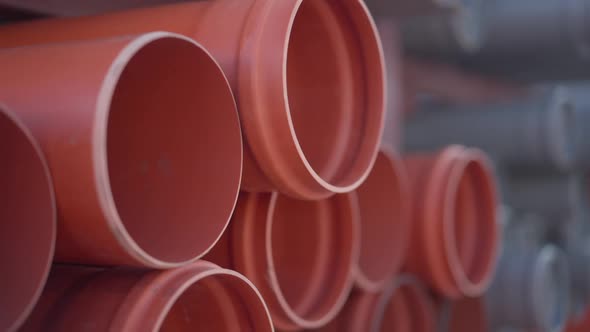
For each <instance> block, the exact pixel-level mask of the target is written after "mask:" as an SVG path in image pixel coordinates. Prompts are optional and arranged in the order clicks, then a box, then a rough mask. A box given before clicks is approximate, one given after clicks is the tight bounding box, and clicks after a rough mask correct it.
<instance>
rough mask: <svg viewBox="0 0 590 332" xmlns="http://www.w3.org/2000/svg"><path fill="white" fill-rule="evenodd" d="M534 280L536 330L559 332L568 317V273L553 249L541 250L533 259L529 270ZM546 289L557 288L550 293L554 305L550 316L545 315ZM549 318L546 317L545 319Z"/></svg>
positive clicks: (533, 297) (533, 305)
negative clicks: (547, 287)
mask: <svg viewBox="0 0 590 332" xmlns="http://www.w3.org/2000/svg"><path fill="white" fill-rule="evenodd" d="M532 270H533V271H532V273H533V274H532V277H533V280H532V282H531V284H530V286H531V290H532V291H531V301H532V302H531V305H532V306H531V308H532V315H533V317H532V318H533V320H534V324H535V326H536V327H539V328H542V329H545V330H547V331H560V330H561V329H562V328H563V326H565V324H566V323H567V318H568V314H569V288H568V284H569V273H568V266H567V261H566V258H565V256H564V254H563V252H562V251H561V250H560V249H559V248H557V247H555V246H554V245H546V246H544V247H543V248H542V249H541V250H540V252H539V253H538V255H537V256H536V259H535V263H534V266H533V269H532ZM547 283H550V284H549V285H548V286H557V287H556V288H554V289H549V290H548V291H549V292H550V293H553V296H552V297H554V299H555V300H557V302H556V303H551V307H550V308H552V309H554V310H552V312H549V313H548V312H546V309H547V307H546V306H545V305H546V304H547V298H546V297H545V296H544V294H546V293H544V292H542V291H541V290H543V289H545V286H547ZM548 314H549V315H548Z"/></svg>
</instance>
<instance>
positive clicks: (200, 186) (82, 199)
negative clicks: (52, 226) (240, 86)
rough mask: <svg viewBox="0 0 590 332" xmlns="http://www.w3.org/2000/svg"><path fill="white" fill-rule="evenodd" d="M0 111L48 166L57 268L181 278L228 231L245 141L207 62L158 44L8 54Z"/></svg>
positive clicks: (185, 43)
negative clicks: (128, 268)
mask: <svg viewBox="0 0 590 332" xmlns="http://www.w3.org/2000/svg"><path fill="white" fill-rule="evenodd" d="M0 71H1V72H2V79H1V80H0V83H1V88H0V100H3V101H4V102H6V103H7V105H8V106H9V107H12V108H13V109H14V110H15V112H17V113H18V115H19V116H20V117H21V118H22V120H23V122H24V123H25V124H26V125H28V126H29V127H30V129H31V132H32V133H33V135H34V136H35V137H36V138H37V140H38V141H39V143H40V145H41V148H42V149H43V151H44V153H45V154H46V156H47V160H48V164H49V168H50V170H51V173H52V176H53V180H54V185H55V190H56V197H57V205H58V209H59V212H60V216H59V223H58V234H59V236H58V241H57V249H56V259H57V260H58V261H60V262H72V263H86V264H105V265H113V264H118V265H121V264H122V265H134V266H148V267H153V268H168V267H174V266H179V265H182V264H185V263H188V262H191V261H194V260H196V259H197V258H199V257H200V256H202V255H203V254H204V253H205V252H206V251H207V250H208V249H209V248H210V247H211V246H213V244H214V243H215V241H217V239H218V238H219V236H220V235H221V233H222V232H223V230H224V229H225V227H226V225H227V223H228V222H229V218H230V215H231V213H232V210H233V208H234V206H235V202H236V199H237V194H238V190H239V185H240V178H241V169H242V141H241V135H240V126H239V122H238V118H237V113H236V109H235V103H234V100H233V97H232V94H231V90H230V88H229V85H228V82H227V80H226V78H225V76H224V74H223V72H222V71H221V68H220V67H219V66H218V64H217V63H216V62H215V60H214V59H213V58H212V57H211V55H210V54H209V53H207V51H205V50H204V49H203V48H202V47H200V46H199V45H197V44H196V43H195V42H193V41H191V40H189V39H188V38H186V37H182V36H180V35H175V34H170V33H164V32H155V33H148V34H144V35H140V36H137V37H122V38H113V39H106V40H98V41H88V42H72V43H58V44H50V45H38V46H31V47H20V48H13V49H5V50H2V51H0Z"/></svg>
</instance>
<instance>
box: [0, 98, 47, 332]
mask: <svg viewBox="0 0 590 332" xmlns="http://www.w3.org/2000/svg"><path fill="white" fill-rule="evenodd" d="M0 133H1V136H2V139H0V153H1V154H2V158H3V163H2V164H3V167H2V174H1V176H0V182H1V184H2V190H0V197H1V199H2V205H0V218H1V220H2V221H1V222H0V266H2V276H1V277H0V294H2V295H1V296H0V330H1V331H6V330H13V329H15V328H16V327H17V326H19V325H20V324H21V323H22V322H23V321H24V319H25V318H26V317H27V316H28V314H29V313H30V312H31V310H32V309H33V306H34V305H35V302H36V301H37V299H38V298H39V295H40V294H41V291H42V290H43V286H44V285H45V281H46V279H47V275H48V273H49V268H50V266H51V261H52V260H53V253H54V245H55V227H56V225H55V222H56V221H55V218H56V211H55V201H54V197H53V187H52V184H51V180H50V177H49V171H48V169H47V166H46V164H45V161H44V159H43V156H42V155H41V152H40V150H39V148H38V147H37V145H36V143H34V142H33V141H32V137H31V136H30V135H28V134H26V133H25V131H23V129H22V127H21V126H20V125H18V124H17V123H16V122H15V121H14V120H13V118H12V117H11V116H9V115H7V113H6V111H5V110H3V109H2V108H1V107H0Z"/></svg>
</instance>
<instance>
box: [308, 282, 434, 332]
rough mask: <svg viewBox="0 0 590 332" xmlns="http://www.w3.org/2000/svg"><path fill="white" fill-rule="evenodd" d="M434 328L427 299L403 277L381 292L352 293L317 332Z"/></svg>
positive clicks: (431, 331) (430, 331) (420, 331)
mask: <svg viewBox="0 0 590 332" xmlns="http://www.w3.org/2000/svg"><path fill="white" fill-rule="evenodd" d="M410 280H411V281H410ZM435 327H436V316H435V314H434V309H433V303H432V302H431V299H430V297H429V296H428V294H427V293H426V292H425V290H424V289H423V288H422V287H421V286H420V285H419V284H417V283H416V282H415V281H414V280H412V279H406V277H402V278H401V279H399V280H398V281H397V282H396V283H390V284H389V287H388V288H387V289H385V290H384V291H383V292H382V293H369V292H364V291H361V290H355V291H354V292H353V293H352V294H351V296H350V298H349V300H348V302H347V304H346V306H345V307H344V309H343V310H342V312H341V313H340V314H339V315H338V317H337V318H336V319H334V320H333V321H332V322H330V323H329V324H328V325H326V326H324V327H323V328H321V329H319V331H321V332H357V331H366V332H434V331H435Z"/></svg>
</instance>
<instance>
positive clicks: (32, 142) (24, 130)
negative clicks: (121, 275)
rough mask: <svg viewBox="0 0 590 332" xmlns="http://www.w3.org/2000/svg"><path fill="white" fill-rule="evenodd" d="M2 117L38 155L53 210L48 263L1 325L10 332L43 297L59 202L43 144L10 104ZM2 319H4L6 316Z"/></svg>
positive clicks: (0, 108)
mask: <svg viewBox="0 0 590 332" xmlns="http://www.w3.org/2000/svg"><path fill="white" fill-rule="evenodd" d="M1 117H4V118H5V119H6V120H8V121H9V122H10V123H11V124H12V125H13V126H14V127H15V128H16V130H17V132H18V133H19V134H21V135H22V136H23V137H24V138H25V140H26V141H27V143H28V145H29V147H30V148H31V150H32V152H33V153H34V155H35V156H36V159H37V160H38V161H39V165H38V166H40V167H41V169H42V172H43V173H44V178H45V180H46V185H47V189H48V191H47V194H48V197H47V198H48V199H49V203H50V206H51V210H52V211H51V216H50V222H51V226H50V232H51V234H50V235H49V237H50V239H49V246H48V248H47V250H46V254H47V259H46V263H45V264H44V268H43V271H42V273H41V275H39V278H38V279H39V280H38V281H37V282H36V283H37V286H36V290H35V292H34V293H33V294H31V296H30V298H29V300H28V301H27V303H26V304H25V307H24V308H22V309H21V310H19V311H20V314H19V315H18V316H17V317H15V318H14V319H12V322H10V321H9V322H7V326H5V325H4V324H2V326H0V329H2V328H5V329H6V331H8V332H10V331H16V330H18V329H19V327H20V326H22V325H23V324H24V322H25V321H26V319H27V317H28V316H29V315H30V314H31V313H32V311H33V309H34V307H35V304H36V303H37V301H38V300H39V298H40V297H41V293H42V292H43V289H44V287H45V283H46V282H47V279H48V277H49V272H50V270H51V264H52V262H53V256H54V254H55V247H56V244H55V242H56V234H57V203H56V197H55V192H54V188H53V180H52V177H51V172H50V170H49V166H48V164H47V161H46V159H45V156H44V154H43V151H42V149H41V146H40V145H39V143H38V142H37V140H36V139H35V138H34V136H33V134H32V133H31V131H30V130H29V129H28V127H27V126H25V124H24V123H23V122H22V121H21V120H20V119H19V118H18V117H17V116H16V115H15V114H13V113H12V112H11V111H10V108H9V107H8V106H6V105H4V104H2V103H0V118H1ZM2 320H4V318H3V319H2Z"/></svg>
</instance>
